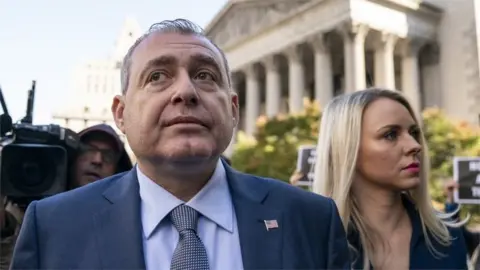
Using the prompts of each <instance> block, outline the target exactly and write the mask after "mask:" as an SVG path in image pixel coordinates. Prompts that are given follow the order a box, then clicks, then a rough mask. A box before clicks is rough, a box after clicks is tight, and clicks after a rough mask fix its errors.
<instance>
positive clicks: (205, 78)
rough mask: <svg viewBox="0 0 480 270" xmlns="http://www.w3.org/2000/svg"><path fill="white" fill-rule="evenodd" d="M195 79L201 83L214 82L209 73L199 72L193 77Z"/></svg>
mask: <svg viewBox="0 0 480 270" xmlns="http://www.w3.org/2000/svg"><path fill="white" fill-rule="evenodd" d="M195 79H197V80H201V81H214V80H215V79H214V77H213V75H212V74H210V73H209V72H199V73H198V74H197V76H195Z"/></svg>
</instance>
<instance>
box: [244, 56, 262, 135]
mask: <svg viewBox="0 0 480 270" xmlns="http://www.w3.org/2000/svg"><path fill="white" fill-rule="evenodd" d="M245 79H246V96H247V97H246V102H245V104H246V108H245V111H246V112H245V115H246V117H245V133H247V134H248V135H253V134H254V133H255V131H256V123H257V118H258V116H260V84H259V82H258V74H257V72H256V70H255V68H254V66H253V65H250V66H249V67H247V68H246V69H245Z"/></svg>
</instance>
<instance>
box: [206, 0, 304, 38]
mask: <svg viewBox="0 0 480 270" xmlns="http://www.w3.org/2000/svg"><path fill="white" fill-rule="evenodd" d="M310 1H311V0H277V1H258V2H255V1H253V2H252V1H249V2H238V3H234V1H231V4H229V5H227V6H226V8H225V11H224V13H223V14H221V17H220V18H218V21H216V23H215V25H213V27H212V28H211V29H208V28H207V31H208V32H209V35H210V37H211V38H212V39H213V41H214V42H215V43H216V44H217V45H219V46H222V47H224V46H227V45H229V44H232V43H236V42H239V41H240V40H241V39H243V38H246V37H248V36H250V35H253V34H256V33H258V32H260V31H262V30H264V29H267V28H268V27H272V26H275V25H276V24H278V23H279V22H280V21H282V20H283V19H285V18H288V17H289V16H291V15H292V14H295V13H296V12H297V11H298V10H299V8H301V7H302V6H304V5H305V4H306V3H308V2H310Z"/></svg>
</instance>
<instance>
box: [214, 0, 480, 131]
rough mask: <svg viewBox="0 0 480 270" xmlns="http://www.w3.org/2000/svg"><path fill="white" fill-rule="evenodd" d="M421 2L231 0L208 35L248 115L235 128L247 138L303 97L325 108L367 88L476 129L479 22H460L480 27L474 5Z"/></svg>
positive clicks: (466, 0) (464, 0)
mask: <svg viewBox="0 0 480 270" xmlns="http://www.w3.org/2000/svg"><path fill="white" fill-rule="evenodd" d="M426 2H427V1H416V0H410V1H409V0H404V1H395V0H355V1H350V0H310V1H306V0H305V1H300V0H299V1H294V0H291V1H290V0H289V1H283V0H277V1H275V0H264V1H253V0H252V1H240V0H236V1H231V3H230V4H229V5H227V6H226V8H225V9H224V10H223V11H222V12H220V13H219V15H218V16H217V18H215V19H214V20H213V21H212V23H211V24H210V26H209V27H207V35H209V36H210V37H211V38H212V39H213V41H214V42H216V43H217V45H219V46H220V47H221V48H222V49H223V50H224V52H225V54H226V56H227V59H228V61H229V65H230V68H231V70H232V72H233V73H234V74H235V75H236V77H238V78H240V79H239V81H240V82H239V83H238V84H236V85H235V88H236V90H237V92H238V93H239V95H240V102H241V108H248V112H246V111H245V109H243V112H242V114H241V115H244V116H246V119H244V121H242V122H241V123H242V124H241V125H240V126H239V127H238V128H239V129H244V130H245V131H247V133H250V134H252V133H254V132H255V120H256V117H258V116H259V115H261V114H266V115H267V116H269V117H271V116H274V115H275V114H278V113H287V112H292V113H295V112H298V111H300V110H301V109H302V106H303V105H302V99H303V98H304V97H308V98H315V99H317V100H318V101H319V102H320V104H322V105H325V104H326V103H327V102H328V101H329V100H330V99H331V98H332V97H333V96H335V95H338V94H341V93H344V92H348V91H358V90H362V89H364V88H365V87H368V86H379V87H384V88H388V89H392V90H398V91H402V92H403V93H404V95H405V96H407V98H408V99H409V100H410V102H411V103H412V106H413V107H414V108H415V110H416V111H417V113H420V110H422V109H423V108H425V106H429V107H431V106H437V107H440V108H441V109H443V110H445V111H446V113H447V114H449V115H450V116H452V117H453V118H457V119H462V120H467V121H469V122H478V121H479V118H480V117H479V115H480V75H479V70H480V69H479V67H480V66H479V62H480V60H479V55H478V54H479V52H478V45H479V44H478V40H479V37H478V33H480V31H478V29H477V28H478V27H479V26H478V25H480V23H478V22H477V23H472V24H468V23H465V22H466V21H467V22H471V21H478V20H480V18H477V17H476V15H475V12H474V11H473V10H474V8H473V6H474V0H456V1H450V0H428V4H427V3H426ZM479 13H480V12H479ZM472 25H473V26H472ZM266 59H270V60H266ZM273 59H275V61H273ZM273 65H277V66H276V67H275V66H273ZM252 66H255V67H257V69H256V70H257V71H256V72H255V74H252V73H251V72H247V71H248V70H251V69H249V67H252ZM258 92H260V93H258ZM285 102H286V104H287V106H286V107H285V106H283V105H282V104H285Z"/></svg>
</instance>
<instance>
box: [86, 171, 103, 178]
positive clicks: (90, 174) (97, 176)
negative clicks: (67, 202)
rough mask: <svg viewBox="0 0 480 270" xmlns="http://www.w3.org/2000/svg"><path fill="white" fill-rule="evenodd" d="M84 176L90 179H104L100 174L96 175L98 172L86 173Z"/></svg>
mask: <svg viewBox="0 0 480 270" xmlns="http://www.w3.org/2000/svg"><path fill="white" fill-rule="evenodd" d="M84 175H85V176H89V177H94V178H97V179H100V178H102V176H100V174H99V173H96V172H86V173H84Z"/></svg>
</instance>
